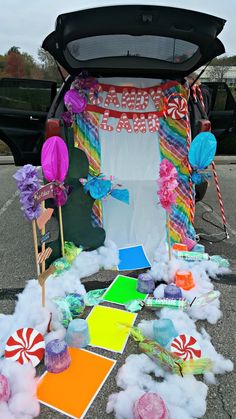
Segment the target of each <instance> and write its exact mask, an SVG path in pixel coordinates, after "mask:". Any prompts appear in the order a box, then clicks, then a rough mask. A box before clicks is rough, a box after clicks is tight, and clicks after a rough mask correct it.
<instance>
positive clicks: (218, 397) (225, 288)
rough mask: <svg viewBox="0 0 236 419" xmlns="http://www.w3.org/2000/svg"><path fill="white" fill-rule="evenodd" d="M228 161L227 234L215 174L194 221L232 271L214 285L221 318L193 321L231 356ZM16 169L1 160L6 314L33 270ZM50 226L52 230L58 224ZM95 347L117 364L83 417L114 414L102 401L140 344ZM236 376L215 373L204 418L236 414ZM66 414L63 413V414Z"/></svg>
mask: <svg viewBox="0 0 236 419" xmlns="http://www.w3.org/2000/svg"><path fill="white" fill-rule="evenodd" d="M226 163H229V162H228V161H227V162H224V164H222V165H221V164H218V165H217V172H218V176H219V183H220V187H221V192H222V197H223V201H224V206H225V214H226V218H227V223H228V224H227V229H228V232H229V238H228V239H226V238H225V234H224V232H223V231H222V229H221V226H222V222H221V215H220V214H221V213H220V207H219V204H218V200H217V195H216V189H215V185H214V181H213V180H211V184H210V187H209V188H208V191H207V194H206V196H205V198H204V202H201V203H198V204H197V211H196V219H195V226H196V229H197V232H198V233H199V234H200V235H201V237H202V243H203V244H205V246H206V250H207V251H208V252H209V254H210V255H213V254H218V255H221V256H224V257H226V258H227V259H229V260H230V262H231V267H232V269H233V272H232V275H230V276H228V277H223V278H221V279H219V281H218V282H215V287H216V288H217V289H219V290H220V292H221V309H222V311H223V317H222V319H221V320H220V321H219V322H218V323H217V324H216V325H209V324H208V323H207V322H205V321H204V322H200V321H198V322H197V327H198V329H199V330H200V328H201V327H202V326H204V327H205V328H206V330H207V331H208V332H209V334H210V335H211V337H212V341H213V344H214V346H215V348H216V350H217V351H218V352H220V353H221V354H222V355H224V356H225V357H227V358H229V359H231V360H232V361H233V362H235V346H236V342H235V330H236V318H235V311H236V309H235V295H236V287H235V285H236V198H235V191H236V187H235V182H236V165H235V164H226ZM16 170H17V169H16V168H15V166H13V165H8V164H5V165H0V185H1V193H0V260H1V264H0V313H6V314H10V313H12V312H13V311H14V306H15V298H16V294H17V293H18V292H19V291H20V290H21V289H22V288H23V287H24V286H25V284H26V281H27V280H28V279H30V278H33V277H34V275H35V266H34V253H33V243H32V231H31V224H30V223H28V222H27V221H25V220H24V219H23V217H22V214H21V211H20V205H19V199H18V193H17V191H16V185H15V181H14V179H13V178H12V175H13V174H14V173H15V171H16ZM211 208H212V209H211ZM206 220H207V221H206ZM53 228H54V230H55V229H56V226H53ZM55 234H56V232H55ZM115 276H116V272H114V271H101V272H98V273H97V274H95V275H93V276H91V277H89V278H85V279H84V280H83V282H84V283H85V285H87V286H88V285H89V283H91V281H100V282H101V281H103V282H104V281H111V280H112V279H113V278H114V277H115ZM85 314H87V312H86V313H85ZM143 316H145V318H146V319H148V318H150V319H151V318H153V314H150V313H149V314H147V313H146V312H144V313H141V314H139V315H138V321H140V320H141V319H142V318H143ZM94 351H95V352H97V353H101V354H103V355H105V356H108V357H111V358H113V359H116V360H117V364H116V366H115V368H114V369H113V371H112V373H111V374H110V376H109V378H108V380H107V381H106V382H105V384H104V386H103V387H102V390H101V391H100V393H99V394H98V395H97V397H96V399H95V401H94V402H93V404H92V406H91V408H90V409H89V411H88V413H87V414H86V416H85V418H86V419H96V418H99V419H106V418H107V419H109V418H112V417H113V415H111V414H107V413H106V403H107V399H108V395H109V394H111V393H113V392H117V391H119V389H118V387H117V385H116V381H115V377H116V375H117V371H118V369H119V367H120V366H121V365H122V364H123V363H124V361H125V358H126V357H127V356H128V355H129V354H131V353H138V348H137V344H136V343H135V342H133V340H131V339H129V340H128V343H127V346H126V349H125V351H124V353H123V354H122V355H120V354H118V355H117V354H115V353H110V352H109V351H105V350H98V349H96V350H95V349H94ZM39 372H40V369H39ZM235 378H236V374H235V372H234V371H233V372H232V373H230V374H226V375H223V376H218V377H217V379H218V384H217V385H211V386H209V391H208V398H207V412H206V414H205V416H204V419H227V418H231V419H235V418H236V396H235ZM61 417H62V415H61V414H60V413H58V412H55V411H53V410H52V409H50V408H48V407H45V406H42V408H41V413H40V416H39V418H40V419H46V418H47V419H56V418H58V419H59V418H61ZM64 417H67V416H65V415H64Z"/></svg>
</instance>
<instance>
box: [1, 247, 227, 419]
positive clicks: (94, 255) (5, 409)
mask: <svg viewBox="0 0 236 419" xmlns="http://www.w3.org/2000/svg"><path fill="white" fill-rule="evenodd" d="M116 265H118V251H117V248H116V246H115V245H114V244H113V243H107V244H106V245H105V246H104V247H101V248H100V249H98V250H96V251H93V252H82V253H81V254H80V255H79V256H77V258H76V259H75V260H74V262H73V264H72V266H71V268H70V270H69V271H65V272H64V273H62V274H61V275H60V276H58V277H53V276H51V277H49V278H48V280H47V282H46V308H44V309H42V307H41V288H40V286H39V285H38V281H36V280H31V281H29V282H28V283H27V286H26V288H25V290H24V291H23V293H22V294H20V295H19V297H18V302H17V304H16V309H15V312H14V314H13V315H0V330H1V338H0V356H1V355H3V352H4V347H5V342H6V340H7V339H8V337H9V336H10V335H11V334H12V333H14V332H15V331H16V330H17V329H19V328H22V327H33V328H35V329H37V330H38V331H39V332H41V333H42V334H43V335H46V333H47V327H48V323H49V319H50V312H52V329H53V331H52V332H50V333H49V334H48V335H46V336H45V341H46V343H47V342H48V341H49V340H51V339H56V338H63V337H64V335H65V329H64V327H63V326H62V325H61V324H60V322H59V318H58V313H57V309H56V307H55V305H54V304H53V302H52V301H51V299H53V298H55V297H63V296H65V295H66V294H67V293H80V294H85V289H84V286H83V285H82V284H81V281H80V280H81V278H83V277H86V276H89V275H92V274H94V273H96V272H98V271H99V269H101V268H104V269H110V268H112V267H113V266H116ZM178 269H184V270H190V271H191V272H192V273H193V276H194V280H195V283H196V287H195V288H194V289H193V290H191V291H184V292H183V295H184V297H185V298H186V299H188V300H189V301H192V300H193V298H194V297H196V296H200V295H202V294H204V293H206V292H209V291H211V290H212V289H213V285H212V283H211V281H210V278H209V276H214V277H215V276H216V275H217V274H220V273H224V272H225V271H226V270H225V269H223V268H219V266H218V264H217V263H214V262H211V261H210V262H201V263H191V264H190V263H187V262H184V261H180V260H177V259H173V260H172V261H171V262H169V261H168V259H167V255H166V254H164V253H161V256H160V253H158V258H157V255H156V261H155V262H154V264H153V267H152V269H151V270H150V273H151V275H152V276H153V278H155V279H156V280H160V279H164V280H165V281H166V282H171V279H172V280H173V279H174V275H175V272H176V271H177V270H178ZM163 293H164V285H163V284H161V285H159V286H158V287H157V288H156V290H155V295H156V297H162V296H163ZM219 304H220V303H219V300H218V299H217V300H215V301H213V302H211V303H210V304H208V305H207V306H204V307H201V308H198V307H196V308H194V306H192V307H191V309H190V310H189V311H188V314H186V313H184V312H182V311H176V310H170V309H162V310H161V311H159V312H158V314H159V317H160V318H170V319H171V320H172V321H173V323H174V326H175V328H176V330H177V332H179V333H187V334H190V335H192V336H194V337H195V338H196V339H197V341H198V342H199V345H200V346H201V349H202V355H203V356H204V357H207V358H210V359H211V360H213V361H214V368H213V372H211V373H207V374H205V376H204V379H205V380H206V381H207V382H208V383H214V382H215V374H223V373H225V372H228V371H232V369H233V364H232V362H231V361H229V360H226V359H224V357H223V356H221V355H220V354H218V353H217V352H216V351H215V349H214V347H213V345H212V344H211V341H210V336H209V335H208V334H207V333H206V331H205V330H204V329H202V330H201V332H198V331H197V330H196V326H195V322H194V321H195V320H197V319H207V320H208V321H209V322H210V323H216V322H217V320H218V319H219V318H220V317H221V311H220V308H219ZM152 326H153V321H149V322H147V321H143V322H141V324H140V328H141V329H142V331H143V333H144V334H145V335H146V336H147V337H150V338H153V334H152V333H153V332H152ZM137 351H138V347H137ZM0 373H3V374H4V375H6V376H7V378H8V379H9V382H10V387H11V398H10V400H9V402H8V403H0V418H4V419H18V418H21V419H31V418H33V417H36V416H37V415H38V413H39V404H38V402H37V400H36V399H35V396H34V393H35V389H36V380H35V369H34V368H33V367H32V366H31V365H25V366H21V365H18V364H16V363H12V362H10V361H5V360H4V361H0ZM151 373H152V374H153V375H155V377H159V378H161V380H162V381H161V382H158V381H157V380H155V379H154V378H152V377H151V375H150V374H151ZM23 376H24V378H23V379H22V377H23ZM117 384H118V386H119V387H121V388H122V389H123V390H122V391H120V392H119V393H116V394H112V395H111V396H110V398H109V402H108V405H107V412H108V413H109V412H112V411H114V413H115V417H116V418H117V419H130V418H132V417H133V415H132V408H133V404H134V402H135V400H136V399H137V398H138V397H139V396H141V395H142V394H143V393H144V392H147V391H153V392H157V393H159V395H160V396H161V397H162V398H163V400H164V401H165V402H166V404H167V407H168V409H169V413H170V418H171V419H193V418H196V417H201V416H203V415H204V413H205V411H206V397H207V385H206V384H204V383H203V382H201V381H199V380H197V379H196V378H195V377H194V376H192V375H189V376H185V377H183V378H182V377H179V376H177V375H171V374H169V373H166V372H164V371H163V370H162V369H161V368H160V367H158V366H157V365H156V364H155V363H154V362H153V361H151V360H150V359H149V358H148V357H147V356H146V355H144V354H141V355H130V356H129V357H128V358H127V360H126V363H125V364H124V365H123V367H122V368H121V369H120V371H119V373H118V377H117Z"/></svg>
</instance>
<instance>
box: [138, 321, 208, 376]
mask: <svg viewBox="0 0 236 419" xmlns="http://www.w3.org/2000/svg"><path fill="white" fill-rule="evenodd" d="M130 332H131V336H132V337H133V338H134V340H136V341H137V342H139V348H140V350H141V351H142V352H144V353H145V354H146V355H147V356H148V357H149V358H151V359H152V360H153V361H154V362H156V363H158V365H160V366H161V367H162V368H163V369H165V370H166V371H169V372H172V373H173V374H178V375H181V376H183V375H184V374H194V375H197V374H204V373H205V372H207V371H211V369H212V362H211V360H209V359H207V358H200V359H194V360H189V361H183V360H182V359H180V358H179V357H178V356H177V355H175V354H174V353H171V352H170V351H168V350H167V349H165V348H163V347H162V346H161V345H159V344H158V343H157V342H154V341H153V340H151V339H148V338H146V337H145V336H144V335H143V333H142V331H141V330H140V329H139V328H138V327H131V328H130Z"/></svg>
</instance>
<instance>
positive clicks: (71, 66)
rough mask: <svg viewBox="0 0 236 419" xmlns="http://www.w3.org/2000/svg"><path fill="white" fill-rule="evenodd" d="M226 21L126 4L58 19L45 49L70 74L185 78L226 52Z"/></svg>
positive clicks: (153, 7)
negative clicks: (223, 36)
mask: <svg viewBox="0 0 236 419" xmlns="http://www.w3.org/2000/svg"><path fill="white" fill-rule="evenodd" d="M224 24H225V20H224V19H221V18H217V17H214V16H210V15H207V14H203V13H199V12H193V11H189V10H183V9H177V8H172V7H162V6H148V5H127V4H126V5H120V6H108V7H97V8H93V9H88V10H80V11H76V12H72V13H66V14H62V15H60V16H58V18H57V22H56V29H55V31H54V32H52V33H51V34H50V35H49V36H48V37H47V38H46V39H45V40H44V42H43V48H44V49H45V50H47V51H49V52H50V53H51V54H52V55H53V57H54V58H55V59H56V60H57V61H58V62H59V63H60V64H61V65H62V66H63V67H64V68H65V69H66V70H67V71H68V72H69V74H74V75H76V74H78V72H79V71H80V70H82V69H87V70H89V72H90V73H91V74H94V75H97V76H98V75H102V76H106V75H119V76H124V75H132V76H142V77H163V78H175V79H179V78H181V77H185V76H186V75H188V74H189V73H191V72H192V71H194V70H195V69H196V68H199V67H200V66H201V65H203V64H205V63H207V62H208V61H210V60H211V59H212V58H214V57H216V56H217V55H220V54H222V53H223V52H224V46H223V45H222V43H221V41H220V40H219V39H218V38H217V36H218V34H219V33H220V32H221V31H222V29H223V26H224Z"/></svg>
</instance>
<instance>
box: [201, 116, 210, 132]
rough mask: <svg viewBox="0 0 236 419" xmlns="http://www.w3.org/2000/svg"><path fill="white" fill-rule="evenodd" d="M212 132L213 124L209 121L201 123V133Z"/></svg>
mask: <svg viewBox="0 0 236 419" xmlns="http://www.w3.org/2000/svg"><path fill="white" fill-rule="evenodd" d="M206 131H211V122H210V121H209V120H208V119H201V120H200V121H199V132H206Z"/></svg>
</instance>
